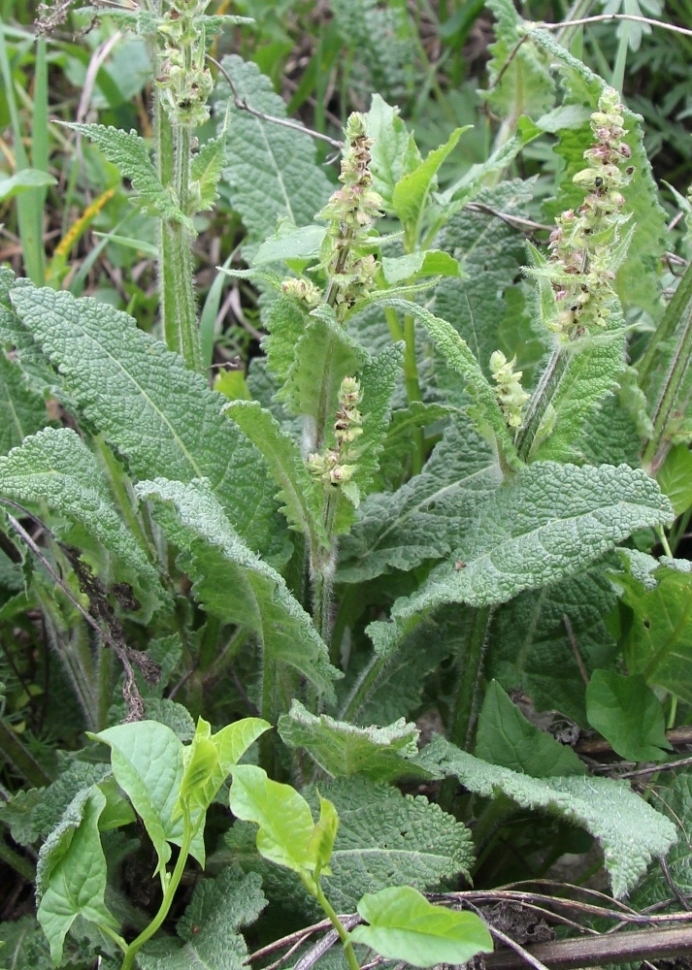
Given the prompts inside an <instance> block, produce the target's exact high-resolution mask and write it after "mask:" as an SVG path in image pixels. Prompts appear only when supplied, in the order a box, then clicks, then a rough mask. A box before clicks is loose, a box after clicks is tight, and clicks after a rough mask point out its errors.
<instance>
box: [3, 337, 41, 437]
mask: <svg viewBox="0 0 692 970" xmlns="http://www.w3.org/2000/svg"><path fill="white" fill-rule="evenodd" d="M47 421H48V415H47V414H46V405H45V403H44V401H43V398H42V397H41V395H40V394H37V393H36V391H34V390H33V389H32V387H31V386H30V384H29V382H28V381H27V379H26V375H25V374H24V373H23V371H22V369H21V367H20V366H19V364H17V363H13V362H12V361H10V360H8V359H7V357H6V356H5V354H4V353H2V351H0V454H2V455H6V454H7V452H8V451H9V450H10V448H14V447H16V445H21V443H22V441H23V440H24V438H26V437H27V436H28V435H30V434H33V433H34V432H35V431H38V430H39V429H40V428H42V427H43V426H44V425H45V424H46V423H47Z"/></svg>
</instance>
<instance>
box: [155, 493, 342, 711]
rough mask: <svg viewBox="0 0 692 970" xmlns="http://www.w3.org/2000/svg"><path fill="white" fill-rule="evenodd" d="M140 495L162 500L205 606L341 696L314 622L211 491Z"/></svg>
mask: <svg viewBox="0 0 692 970" xmlns="http://www.w3.org/2000/svg"><path fill="white" fill-rule="evenodd" d="M136 492H137V494H138V495H139V496H140V497H141V498H148V499H151V500H154V501H155V515H156V517H157V519H158V520H159V521H160V522H161V524H162V525H163V527H164V529H165V531H166V534H167V535H168V537H169V539H171V541H172V542H174V543H175V545H176V546H177V547H178V548H179V549H182V550H183V551H184V556H183V562H184V565H185V568H186V570H187V571H188V572H189V574H190V576H191V577H192V579H193V580H194V592H195V594H196V595H197V596H198V597H199V599H200V600H201V602H202V604H203V606H204V608H205V609H207V610H208V611H209V612H210V613H212V614H213V615H214V616H218V617H219V618H220V619H222V620H224V621H225V622H227V623H237V624H242V625H244V626H247V627H249V628H250V629H251V630H253V631H255V632H256V633H257V634H258V635H259V636H260V637H261V638H262V642H263V646H264V651H265V655H266V657H267V659H270V660H271V661H273V662H281V663H286V664H289V665H290V666H292V667H295V669H296V670H299V671H300V672H301V673H302V674H303V675H304V676H305V677H307V678H308V680H309V681H310V682H311V683H312V684H313V685H314V687H315V688H316V689H317V690H318V691H319V692H320V693H321V694H324V695H325V696H326V697H327V698H328V699H331V698H333V696H334V688H333V680H334V679H335V678H337V677H338V676H339V674H338V671H336V670H335V669H334V668H333V667H332V666H331V664H330V663H329V655H328V651H327V647H326V645H325V643H324V641H323V640H322V638H321V637H320V635H319V634H318V633H317V631H316V630H315V627H314V626H313V623H312V620H311V618H310V617H309V616H308V614H307V613H306V612H305V610H304V609H303V608H302V606H301V605H300V603H298V601H297V600H296V599H295V598H294V597H293V596H292V595H291V593H290V592H289V590H288V588H287V586H286V583H285V581H284V579H283V577H282V576H281V575H280V574H279V573H278V572H276V570H274V569H272V567H271V566H269V565H268V564H267V563H266V562H264V561H263V560H262V559H260V558H259V556H257V555H256V554H255V553H254V552H252V551H251V550H250V549H249V548H248V546H246V545H245V543H244V542H242V540H241V539H240V538H239V537H238V535H237V534H236V533H235V532H234V530H233V528H232V527H231V525H230V523H229V521H228V519H227V518H226V516H225V515H224V513H223V509H222V508H221V506H220V505H219V503H218V501H217V500H216V499H215V497H214V495H213V493H212V492H211V490H210V489H209V487H208V485H207V484H206V483H204V482H191V483H190V484H189V485H184V484H182V483H181V482H170V481H167V480H166V479H163V478H159V479H156V480H155V481H153V482H141V483H140V484H139V485H138V486H137V487H136ZM166 503H171V504H172V505H173V506H174V510H173V509H171V508H170V506H168V505H167V504H166Z"/></svg>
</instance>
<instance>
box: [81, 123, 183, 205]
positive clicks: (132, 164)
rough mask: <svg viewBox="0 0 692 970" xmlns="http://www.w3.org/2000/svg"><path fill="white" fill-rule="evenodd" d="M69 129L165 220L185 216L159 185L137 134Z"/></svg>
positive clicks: (104, 128)
mask: <svg viewBox="0 0 692 970" xmlns="http://www.w3.org/2000/svg"><path fill="white" fill-rule="evenodd" d="M67 127H68V128H71V129H72V130H73V131H78V132H79V133H80V134H82V135H86V137H87V138H89V140H90V141H92V142H93V143H94V144H95V145H96V146H97V148H99V149H100V151H102V152H103V154H104V155H105V156H106V158H107V159H108V161H109V162H113V164H114V165H117V166H118V168H119V169H120V172H121V174H122V175H123V177H124V178H126V179H129V180H130V181H131V182H132V187H133V189H134V190H135V191H136V193H137V195H138V197H139V198H140V199H141V200H142V202H144V204H145V205H147V206H149V207H150V208H151V209H153V210H154V212H156V213H158V214H159V215H160V216H163V218H164V219H173V220H174V221H177V222H181V221H183V220H184V218H185V217H184V215H183V213H182V212H181V211H180V209H179V207H178V204H177V201H176V199H175V198H174V197H173V196H172V195H171V194H170V193H169V192H167V191H166V189H165V188H164V187H163V185H162V184H161V182H160V180H159V177H158V175H157V174H156V169H155V168H154V166H153V165H152V163H151V160H150V158H149V150H148V149H147V146H146V143H145V141H144V139H143V138H142V137H141V136H140V135H138V134H137V132H136V131H124V130H123V129H122V128H113V127H111V126H108V127H107V126H106V125H83V124H74V123H73V124H68V125H67Z"/></svg>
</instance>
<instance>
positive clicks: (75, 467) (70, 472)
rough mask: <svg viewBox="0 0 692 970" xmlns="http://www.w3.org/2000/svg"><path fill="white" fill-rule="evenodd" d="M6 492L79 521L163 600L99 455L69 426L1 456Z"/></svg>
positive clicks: (149, 593) (0, 478)
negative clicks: (117, 508)
mask: <svg viewBox="0 0 692 970" xmlns="http://www.w3.org/2000/svg"><path fill="white" fill-rule="evenodd" d="M0 491H1V492H2V493H3V494H4V495H7V496H8V497H10V496H11V497H12V498H16V499H17V500H18V501H19V502H24V503H27V504H29V505H33V504H35V503H37V502H38V503H45V505H47V506H48V508H49V509H50V510H51V511H52V512H56V513H57V514H58V515H61V516H65V517H66V518H67V519H68V520H70V521H71V522H72V523H79V524H80V525H82V526H83V527H84V528H85V529H86V530H87V531H88V532H89V533H90V534H91V535H93V536H94V537H95V538H96V539H98V541H99V542H100V543H102V544H103V546H105V548H106V549H107V550H108V551H109V552H112V553H113V555H115V556H117V557H118V558H119V559H120V560H121V562H122V563H123V565H124V566H125V567H126V568H127V570H128V579H129V580H130V581H131V582H132V584H133V585H134V586H135V588H136V590H137V591H138V592H141V595H143V596H146V597H147V598H152V599H154V600H155V599H156V597H157V595H158V598H159V600H160V599H161V598H162V596H163V590H162V588H161V582H160V580H159V576H158V573H157V572H156V570H155V569H154V567H153V566H152V565H151V564H150V563H149V562H148V560H147V558H146V556H145V554H144V553H143V552H142V550H141V548H140V547H139V546H138V545H137V544H136V542H135V540H134V538H133V537H132V535H131V533H130V532H129V531H128V529H127V528H126V527H125V525H124V523H123V521H122V520H121V518H120V517H119V515H118V514H117V512H116V511H115V509H114V508H113V505H112V503H111V500H110V497H109V494H108V488H107V485H106V483H105V481H104V479H103V476H102V475H101V472H100V470H99V467H98V465H97V463H96V459H95V458H94V456H93V455H92V453H91V452H90V451H89V449H88V448H87V447H86V445H85V444H83V442H82V441H81V439H80V438H79V436H78V435H77V434H75V432H74V431H71V430H70V429H69V428H44V429H43V430H42V431H39V432H37V433H36V434H35V435H32V436H31V437H29V438H25V440H24V443H23V444H22V445H21V446H20V447H18V448H13V449H12V451H11V452H10V453H9V455H6V456H4V457H0Z"/></svg>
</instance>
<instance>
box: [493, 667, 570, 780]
mask: <svg viewBox="0 0 692 970" xmlns="http://www.w3.org/2000/svg"><path fill="white" fill-rule="evenodd" d="M475 755H476V757H477V758H481V759H482V760H483V761H488V762H489V763H490V764H493V765H503V766H504V767H505V768H511V769H512V771H519V772H523V773H524V774H526V775H531V777H532V778H550V777H553V776H557V775H584V774H586V766H585V765H584V763H583V762H582V761H581V760H580V759H579V757H578V756H577V754H576V753H575V752H574V751H573V750H572V748H570V747H567V746H566V745H564V744H560V742H559V741H556V740H555V738H553V737H551V736H550V735H549V734H547V733H546V732H545V731H541V730H540V729H539V728H537V727H536V726H535V725H533V724H531V723H530V721H528V720H527V719H526V718H525V717H524V715H523V714H522V713H521V711H520V710H519V708H518V707H517V706H516V704H513V703H512V701H511V700H510V699H509V697H508V696H507V694H506V693H505V692H504V691H503V689H502V688H501V687H500V685H499V684H498V682H497V681H496V680H493V681H491V683H490V686H489V687H488V690H487V691H486V694H485V697H484V699H483V706H482V707H481V711H480V714H479V716H478V732H477V735H476V750H475Z"/></svg>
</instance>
